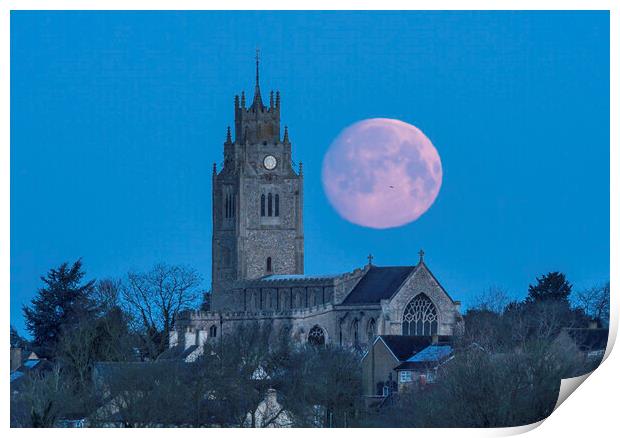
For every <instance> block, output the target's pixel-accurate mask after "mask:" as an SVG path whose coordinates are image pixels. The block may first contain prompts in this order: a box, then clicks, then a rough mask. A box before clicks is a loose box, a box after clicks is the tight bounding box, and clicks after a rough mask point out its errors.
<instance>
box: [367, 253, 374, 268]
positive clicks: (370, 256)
mask: <svg viewBox="0 0 620 438" xmlns="http://www.w3.org/2000/svg"><path fill="white" fill-rule="evenodd" d="M373 258H374V257H373V256H372V254H368V264H369V265H372V259H373Z"/></svg>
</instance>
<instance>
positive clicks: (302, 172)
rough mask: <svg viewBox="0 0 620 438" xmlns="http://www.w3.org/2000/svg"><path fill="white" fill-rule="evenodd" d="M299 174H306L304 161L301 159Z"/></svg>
mask: <svg viewBox="0 0 620 438" xmlns="http://www.w3.org/2000/svg"><path fill="white" fill-rule="evenodd" d="M299 174H300V175H303V174H304V163H302V162H301V161H300V162H299Z"/></svg>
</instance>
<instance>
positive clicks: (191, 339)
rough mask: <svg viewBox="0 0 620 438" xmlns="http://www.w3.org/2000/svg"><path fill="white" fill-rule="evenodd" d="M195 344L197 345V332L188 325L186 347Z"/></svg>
mask: <svg viewBox="0 0 620 438" xmlns="http://www.w3.org/2000/svg"><path fill="white" fill-rule="evenodd" d="M194 345H196V333H195V332H194V331H193V330H192V329H191V328H190V327H188V328H187V331H186V332H185V349H186V350H187V349H188V348H189V347H193V346H194Z"/></svg>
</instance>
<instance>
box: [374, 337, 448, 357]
mask: <svg viewBox="0 0 620 438" xmlns="http://www.w3.org/2000/svg"><path fill="white" fill-rule="evenodd" d="M379 337H380V338H381V339H382V340H383V342H384V343H385V345H387V347H388V348H389V349H390V351H391V352H392V354H394V356H396V358H397V359H398V360H399V361H400V362H403V361H405V360H407V359H408V358H410V357H411V356H413V355H414V354H416V353H417V352H419V351H422V350H423V349H425V348H426V347H428V346H429V345H431V342H432V338H431V337H430V336H400V335H381V336H379ZM451 339H452V337H451V336H439V342H442V343H445V342H451Z"/></svg>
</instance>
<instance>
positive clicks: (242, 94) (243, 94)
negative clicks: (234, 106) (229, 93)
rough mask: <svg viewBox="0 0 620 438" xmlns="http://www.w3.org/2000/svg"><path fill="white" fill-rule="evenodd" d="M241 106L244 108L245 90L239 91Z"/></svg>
mask: <svg viewBox="0 0 620 438" xmlns="http://www.w3.org/2000/svg"><path fill="white" fill-rule="evenodd" d="M241 108H245V91H242V92H241Z"/></svg>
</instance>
